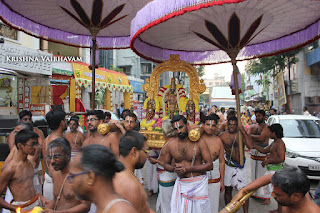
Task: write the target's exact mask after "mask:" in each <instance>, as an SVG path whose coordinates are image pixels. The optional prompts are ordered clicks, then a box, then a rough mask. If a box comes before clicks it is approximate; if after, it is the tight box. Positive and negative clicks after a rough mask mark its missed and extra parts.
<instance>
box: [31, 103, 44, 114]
mask: <svg viewBox="0 0 320 213" xmlns="http://www.w3.org/2000/svg"><path fill="white" fill-rule="evenodd" d="M30 112H32V115H46V104H30Z"/></svg>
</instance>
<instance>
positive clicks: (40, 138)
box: [0, 107, 320, 213]
mask: <svg viewBox="0 0 320 213" xmlns="http://www.w3.org/2000/svg"><path fill="white" fill-rule="evenodd" d="M119 111H120V110H119ZM119 113H121V115H122V116H121V117H122V121H114V120H111V114H110V113H109V112H106V113H104V112H103V111H101V110H90V111H88V112H87V113H86V120H85V122H86V123H87V132H86V134H84V133H83V130H82V129H81V128H80V127H79V118H78V117H77V116H71V117H70V118H69V119H68V120H67V119H66V113H65V112H64V111H61V110H52V111H50V112H48V113H47V114H46V120H47V123H48V125H49V128H50V130H51V133H50V134H49V135H48V136H47V137H46V138H45V137H44V135H43V133H42V132H41V130H39V129H37V128H36V127H33V125H32V114H31V113H30V112H29V111H26V110H23V111H21V112H20V114H19V117H20V120H19V123H18V124H17V126H16V127H15V129H14V130H13V132H12V133H11V134H10V136H9V137H8V143H9V147H10V149H11V151H10V154H9V156H8V157H7V159H6V160H5V162H4V165H3V166H2V168H1V169H2V173H1V175H0V193H4V192H5V191H6V198H5V199H3V198H0V207H1V208H3V209H7V210H9V211H11V212H15V211H16V210H17V208H18V207H20V208H21V209H22V210H21V212H24V211H27V210H30V209H32V208H34V207H35V206H42V207H44V210H43V212H60V213H62V212H65V213H73V212H74V213H81V212H84V213H87V212H97V213H106V212H109V213H111V212H129V213H130V212H139V213H146V212H154V211H153V210H152V209H151V208H150V207H149V204H148V202H147V200H148V196H151V195H152V193H158V197H157V204H156V212H159V213H169V212H172V213H176V212H181V213H182V212H187V213H191V212H193V213H201V212H218V210H219V197H220V193H221V192H224V200H225V204H228V203H230V202H236V201H238V200H240V199H241V197H242V196H243V195H245V194H247V193H249V192H251V191H254V190H257V191H256V192H255V194H254V196H255V197H256V198H258V199H262V200H263V201H264V202H263V203H262V204H268V203H269V202H270V198H271V196H273V197H274V198H275V199H276V201H277V202H278V204H279V207H278V209H277V210H275V212H278V211H279V212H308V213H309V212H311V213H312V212H320V209H319V207H318V206H317V205H316V204H315V203H314V202H313V201H311V198H310V196H309V195H308V194H307V192H308V191H309V189H310V183H309V181H308V179H307V178H306V175H305V174H304V173H303V172H301V171H300V169H298V168H292V167H288V168H282V167H283V162H284V160H285V150H286V148H285V144H284V143H283V141H282V139H281V138H282V137H283V128H282V126H281V125H280V124H273V125H271V126H268V125H267V124H266V123H265V119H266V113H265V111H264V110H260V109H259V110H256V111H255V112H254V114H253V113H252V112H250V111H248V112H247V111H246V112H244V113H243V115H242V116H241V124H240V125H239V124H238V119H237V118H236V111H235V109H232V108H231V109H228V110H227V111H226V110H225V109H221V110H220V111H218V109H217V108H215V107H214V108H212V109H210V110H208V111H207V112H206V113H207V114H206V115H205V113H203V116H202V119H201V123H200V124H199V125H188V122H187V120H186V118H185V117H184V116H182V115H175V116H173V117H172V119H167V120H164V121H163V122H162V133H163V135H164V137H165V140H166V143H165V145H164V146H163V147H162V149H161V150H152V149H151V148H150V147H148V143H147V138H146V137H145V136H144V135H142V134H141V133H139V132H138V131H136V130H137V129H139V127H138V125H137V123H138V120H137V116H136V114H135V113H134V112H133V111H132V110H128V109H122V111H121V112H119ZM270 113H271V112H270ZM274 113H276V111H274ZM253 116H254V118H253ZM250 121H251V122H252V123H250ZM253 121H254V122H253ZM101 123H110V125H113V126H115V127H116V130H115V131H111V132H109V133H107V134H105V135H101V134H99V133H98V131H97V129H98V126H99V124H101ZM192 128H197V129H199V131H200V132H201V138H200V139H199V140H198V141H197V142H193V141H191V140H190V139H189V137H188V133H189V131H190V130H191V129H192ZM240 138H241V140H242V141H243V144H244V145H245V146H246V147H245V146H240V145H239V143H240ZM269 138H271V139H272V143H270V144H269ZM246 148H248V149H249V150H250V159H246V158H245V157H244V156H243V157H244V158H243V159H241V157H242V156H241V155H240V154H239V153H240V151H242V152H244V151H245V149H246ZM41 155H42V156H43V164H41V160H40V157H41ZM249 160H250V161H251V162H250V165H251V174H252V177H248V175H247V171H248V168H247V167H248V163H247V162H246V161H249ZM242 162H244V163H242ZM145 164H146V165H145ZM144 166H146V177H145V178H144V179H143V178H142V177H143V175H142V172H141V169H142V168H143V167H144ZM42 168H43V169H44V170H45V172H43V173H44V175H43V173H42ZM43 178H44V180H43ZM249 179H251V181H253V182H251V183H250V184H249V181H248V180H249ZM270 183H272V185H271V184H270ZM145 188H146V189H147V191H146V190H145ZM234 188H235V189H236V190H238V191H239V192H238V194H237V195H236V196H235V197H234V198H233V199H232V191H233V189H234ZM6 189H7V190H6ZM306 205H307V207H306ZM248 209H249V201H247V202H245V203H244V205H243V210H244V212H245V213H246V212H248Z"/></svg>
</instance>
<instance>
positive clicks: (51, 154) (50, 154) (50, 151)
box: [49, 147, 54, 157]
mask: <svg viewBox="0 0 320 213" xmlns="http://www.w3.org/2000/svg"><path fill="white" fill-rule="evenodd" d="M53 155H54V152H53V147H51V148H49V156H50V157H51V156H53Z"/></svg>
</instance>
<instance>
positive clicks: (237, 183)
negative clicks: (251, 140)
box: [224, 156, 248, 190]
mask: <svg viewBox="0 0 320 213" xmlns="http://www.w3.org/2000/svg"><path fill="white" fill-rule="evenodd" d="M225 158H226V159H227V160H226V165H225V172H224V185H225V186H232V187H235V188H236V189H237V190H240V189H241V188H243V187H245V186H246V185H248V176H247V169H246V164H245V161H244V165H243V167H240V165H238V164H237V163H236V162H233V161H232V159H229V158H228V157H226V156H225ZM229 160H230V162H229Z"/></svg>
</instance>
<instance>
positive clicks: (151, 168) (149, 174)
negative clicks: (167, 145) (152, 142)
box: [145, 150, 159, 193]
mask: <svg viewBox="0 0 320 213" xmlns="http://www.w3.org/2000/svg"><path fill="white" fill-rule="evenodd" d="M149 155H150V156H157V155H159V154H158V153H157V152H156V151H154V150H151V151H150V153H149ZM145 182H146V185H147V190H149V191H150V190H152V191H153V193H157V192H158V173H157V165H156V164H152V163H150V161H149V159H147V161H146V181H145Z"/></svg>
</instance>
